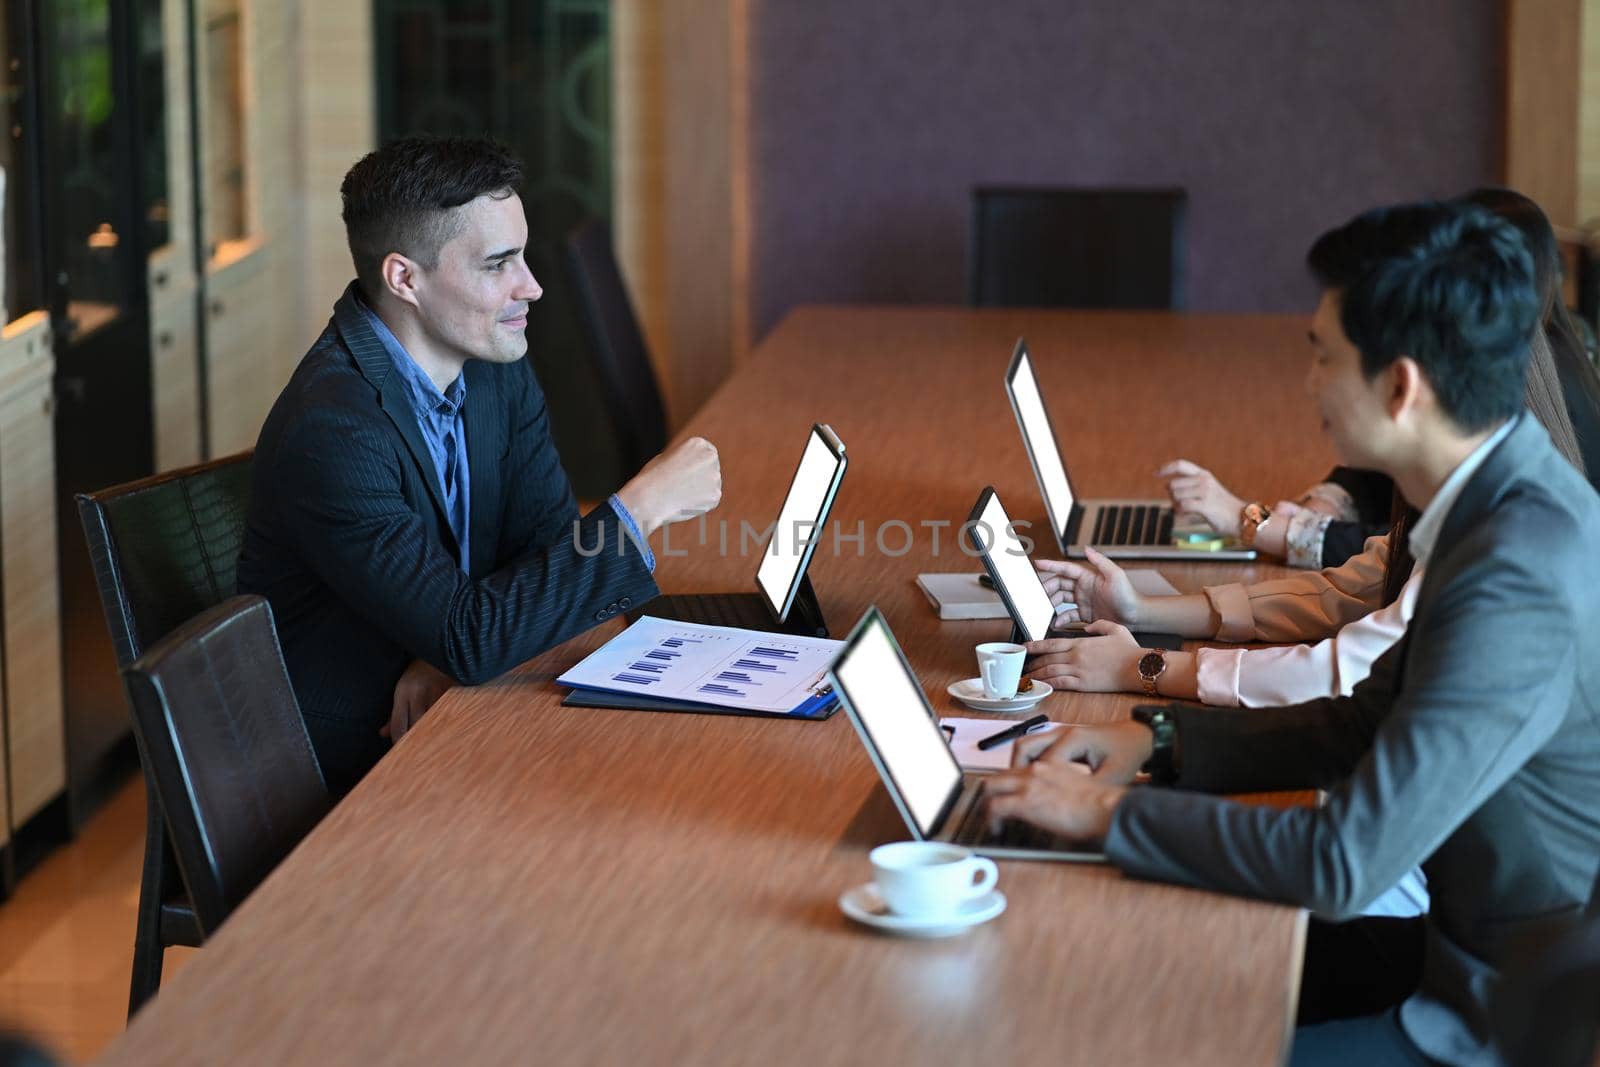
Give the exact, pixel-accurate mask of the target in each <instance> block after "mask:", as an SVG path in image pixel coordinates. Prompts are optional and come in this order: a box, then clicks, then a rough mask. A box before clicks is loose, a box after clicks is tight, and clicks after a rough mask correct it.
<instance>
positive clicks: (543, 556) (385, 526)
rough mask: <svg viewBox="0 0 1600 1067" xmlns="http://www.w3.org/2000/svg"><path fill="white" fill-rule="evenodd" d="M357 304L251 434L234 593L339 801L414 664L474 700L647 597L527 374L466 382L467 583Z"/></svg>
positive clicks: (371, 750)
mask: <svg viewBox="0 0 1600 1067" xmlns="http://www.w3.org/2000/svg"><path fill="white" fill-rule="evenodd" d="M355 294H356V289H355V285H354V283H352V284H351V286H350V288H348V289H346V290H345V293H344V295H343V296H342V297H341V298H340V299H339V302H338V303H337V304H335V305H334V309H333V318H332V319H331V320H330V321H329V323H328V326H327V328H326V329H325V330H324V331H323V332H322V336H321V337H319V338H318V339H317V341H316V343H315V344H314V345H312V347H311V351H310V352H308V353H307V354H306V356H305V358H304V359H303V360H301V362H300V365H299V367H298V368H296V370H295V372H294V375H293V377H291V378H290V380H289V384H288V385H287V386H286V387H285V388H284V390H283V392H282V394H280V395H279V397H278V400H277V402H276V403H275V404H274V405H273V407H272V411H271V413H270V414H268V416H267V420H266V423H265V424H264V425H263V426H262V428H261V437H260V440H259V441H258V442H257V444H256V453H255V467H254V475H253V484H252V488H251V501H250V513H249V519H248V523H247V526H246V529H245V538H244V547H243V549H242V551H241V552H240V555H239V591H240V592H243V593H260V594H261V595H263V596H265V597H266V598H267V599H268V600H269V601H270V602H271V604H272V610H273V614H274V616H275V617H276V620H277V625H278V633H279V637H280V639H281V641H282V644H283V653H284V658H285V660H286V661H287V662H288V666H289V676H290V678H291V679H292V680H293V682H294V688H295V695H296V696H297V697H298V698H299V701H300V708H301V711H302V712H303V714H304V715H305V719H306V727H307V730H308V731H309V733H310V735H311V741H312V744H313V746H314V747H315V748H316V751H317V757H318V759H319V760H320V761H321V763H322V769H323V773H324V775H325V776H326V777H327V779H328V784H329V785H330V787H333V788H335V789H338V790H341V791H342V790H344V789H348V788H349V787H350V786H352V785H354V784H355V782H356V781H357V780H358V779H359V778H360V777H361V775H363V774H364V773H366V771H367V770H368V769H369V768H370V767H371V766H372V765H373V764H374V763H376V762H377V760H378V759H379V758H380V757H381V756H382V755H383V753H384V752H385V751H386V750H387V748H388V742H387V741H384V740H383V739H381V738H380V737H379V736H378V730H379V728H380V727H381V726H382V725H383V724H384V723H385V722H387V721H388V716H389V710H390V707H391V704H392V698H393V694H394V686H395V683H396V681H398V680H399V677H400V675H401V673H402V672H403V671H404V669H405V667H406V664H407V663H408V662H410V660H411V659H413V658H421V659H423V660H426V661H427V662H429V663H431V664H433V665H434V666H436V667H438V668H439V669H441V670H443V671H444V672H445V673H447V674H449V675H450V676H451V677H453V678H456V679H458V680H460V681H461V682H463V683H465V684H468V685H476V684H478V683H481V682H484V681H487V680H489V679H491V678H493V677H495V676H497V675H499V674H502V673H504V672H505V671H506V670H508V669H509V668H511V667H513V666H515V665H516V664H518V663H520V662H522V661H523V660H526V659H528V658H529V657H531V656H534V655H536V654H537V653H539V652H542V651H544V650H545V649H547V648H550V647H552V646H553V645H556V644H559V643H560V642H562V641H564V640H566V639H567V638H568V637H571V636H572V635H574V634H576V633H578V632H580V631H582V630H584V629H586V628H587V627H589V626H593V625H594V624H595V623H596V622H598V621H603V620H605V619H608V618H610V617H612V616H614V615H616V614H617V613H618V612H620V611H623V610H626V609H627V608H629V607H631V606H632V605H633V604H635V603H642V602H643V601H645V600H648V599H649V598H650V597H653V596H655V595H656V593H657V592H658V590H657V588H656V585H655V581H654V580H653V579H652V578H651V576H650V572H649V570H648V568H647V567H646V565H645V562H644V558H643V556H642V555H641V553H640V551H639V548H638V546H636V545H635V544H634V542H633V541H632V539H631V538H630V537H629V536H628V535H627V534H626V533H625V532H624V531H623V529H622V525H621V522H620V520H619V519H618V517H617V515H616V512H615V511H614V510H613V509H612V508H611V507H610V505H602V506H601V507H599V508H597V509H595V510H594V511H593V512H591V513H590V514H588V515H587V516H584V517H583V518H581V519H580V518H579V516H578V508H577V503H576V501H575V500H574V499H573V495H572V487H571V485H570V483H569V482H568V481H567V475H566V472H565V471H564V470H563V469H562V467H561V461H560V458H559V456H557V454H556V449H555V446H554V444H553V443H552V442H551V440H550V429H549V417H548V412H547V410H546V407H545V402H544V396H543V394H542V393H541V392H540V390H539V386H538V383H537V382H536V381H535V380H534V376H533V372H532V370H531V368H530V367H529V366H528V363H527V360H519V361H518V362H516V363H513V364H504V365H500V364H491V363H486V362H481V361H477V360H474V361H472V362H470V363H469V364H468V365H467V367H466V369H465V371H464V372H463V373H465V375H466V381H467V396H466V406H465V410H464V418H465V425H466V435H467V463H468V469H469V471H470V475H471V479H472V482H471V484H472V496H471V515H470V516H469V521H470V527H469V536H470V537H471V539H472V545H471V549H472V551H471V556H470V559H471V563H472V573H471V574H464V573H462V571H461V569H460V564H459V559H460V557H459V554H458V549H457V545H456V541H455V537H454V535H453V534H452V533H451V530H450V524H449V522H448V520H447V519H446V517H445V511H444V505H443V493H442V492H441V489H440V486H439V481H438V475H437V474H436V472H435V470H434V466H433V462H432V460H431V459H430V457H429V454H428V450H427V447H426V445H425V444H424V443H423V439H422V435H421V432H420V430H419V429H418V427H417V422H416V417H415V415H414V414H413V412H412V409H411V406H410V403H409V401H408V400H407V398H406V395H405V391H404V390H405V386H404V383H403V382H401V381H400V379H399V378H398V376H395V375H392V374H391V373H390V372H391V370H392V368H393V364H392V363H391V361H390V358H389V355H388V353H387V352H386V351H385V350H384V348H383V345H382V343H381V342H380V341H379V340H378V338H377V336H376V335H375V334H374V333H373V332H372V329H371V327H370V326H369V325H368V324H367V322H366V319H365V317H364V316H363V315H362V313H361V309H360V307H359V305H358V304H357V302H356V295H355ZM597 549H598V551H597Z"/></svg>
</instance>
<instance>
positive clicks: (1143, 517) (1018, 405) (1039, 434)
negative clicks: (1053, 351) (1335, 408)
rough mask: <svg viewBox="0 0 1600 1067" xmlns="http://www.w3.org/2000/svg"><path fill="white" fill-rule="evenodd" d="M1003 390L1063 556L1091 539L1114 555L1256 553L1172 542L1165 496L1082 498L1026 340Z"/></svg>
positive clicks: (1198, 557)
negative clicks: (1059, 444)
mask: <svg viewBox="0 0 1600 1067" xmlns="http://www.w3.org/2000/svg"><path fill="white" fill-rule="evenodd" d="M1006 395H1007V396H1008V397H1010V398H1011V410H1012V411H1013V412H1014V413H1015V414H1016V416H1017V427H1018V428H1019V429H1020V430H1021V431H1022V445H1023V447H1024V448H1026V449H1027V451H1028V462H1029V463H1031V464H1032V465H1033V476H1034V477H1035V478H1037V479H1038V480H1039V494H1040V495H1041V496H1043V497H1044V508H1045V512H1046V514H1047V515H1048V517H1049V519H1050V532H1051V533H1052V534H1054V535H1055V539H1056V544H1057V546H1059V547H1060V549H1061V551H1062V553H1063V554H1064V555H1067V556H1082V555H1083V550H1084V547H1085V546H1087V545H1092V546H1094V548H1095V549H1096V550H1097V551H1099V552H1103V553H1104V554H1105V555H1107V556H1110V557H1112V558H1113V559H1182V560H1189V561H1206V560H1218V559H1235V560H1246V559H1255V558H1256V553H1255V550H1254V549H1250V548H1242V547H1239V546H1237V545H1229V546H1227V547H1224V548H1222V549H1218V550H1217V551H1213V552H1196V551H1193V550H1191V549H1185V548H1178V547H1176V546H1175V545H1174V544H1173V543H1172V534H1173V523H1174V518H1173V513H1172V503H1171V501H1168V500H1083V499H1081V498H1079V496H1078V494H1077V493H1076V492H1075V491H1074V490H1073V488H1072V479H1071V478H1070V477H1069V476H1068V475H1067V465H1066V463H1065V462H1064V461H1063V460H1062V458H1061V450H1060V448H1059V447H1057V444H1056V431H1055V424H1054V423H1052V422H1051V420H1050V412H1049V410H1048V409H1047V408H1046V407H1045V406H1044V394H1043V393H1041V392H1040V391H1039V380H1038V379H1037V378H1036V377H1035V376H1034V373H1033V359H1032V358H1031V357H1030V356H1029V355H1028V343H1027V341H1026V340H1024V339H1023V338H1020V337H1019V338H1017V347H1016V348H1015V349H1013V350H1012V353H1011V365H1010V366H1009V367H1007V368H1006Z"/></svg>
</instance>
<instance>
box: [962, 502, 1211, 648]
mask: <svg viewBox="0 0 1600 1067" xmlns="http://www.w3.org/2000/svg"><path fill="white" fill-rule="evenodd" d="M963 530H964V531H967V532H965V533H964V534H963V536H964V537H966V538H968V539H969V540H971V541H972V542H974V546H975V547H976V549H977V552H978V558H979V559H980V560H982V561H983V569H984V570H985V571H987V572H988V574H989V580H990V581H991V582H992V583H994V590H995V592H996V593H998V594H1000V602H1001V603H1002V604H1004V605H1005V606H1006V613H1007V614H1008V615H1010V616H1011V640H1013V641H1040V640H1043V639H1044V638H1046V637H1049V636H1050V631H1051V630H1052V629H1057V630H1060V629H1077V630H1080V631H1081V629H1082V626H1081V624H1079V623H1069V624H1067V626H1065V627H1057V626H1056V625H1055V618H1056V607H1055V604H1054V603H1052V602H1051V600H1050V594H1049V593H1047V592H1045V588H1044V581H1043V580H1042V579H1041V578H1040V577H1039V571H1038V570H1037V568H1035V567H1034V565H1033V560H1031V559H1029V558H1028V544H1027V543H1026V542H1025V541H1024V540H1023V539H1022V538H1021V537H1020V536H1018V534H1017V531H1016V529H1014V528H1013V524H1012V522H1011V517H1010V516H1009V515H1007V514H1006V509H1005V507H1004V506H1003V505H1002V504H1001V503H1000V494H998V493H996V492H995V491H994V486H992V485H987V486H984V488H983V492H981V493H979V494H978V502H977V503H976V504H974V505H973V506H972V513H971V514H970V515H968V516H967V525H966V526H965V527H963ZM1062 610H1066V607H1065V606H1064V607H1063V609H1062ZM1057 636H1062V635H1061V634H1059V633H1058V634H1057ZM1133 639H1134V640H1135V641H1137V642H1138V643H1139V644H1141V645H1143V646H1144V647H1145V648H1166V649H1172V650H1174V651H1176V650H1177V649H1180V648H1182V647H1183V638H1182V636H1180V635H1178V634H1172V633H1156V632H1149V631H1134V634H1133Z"/></svg>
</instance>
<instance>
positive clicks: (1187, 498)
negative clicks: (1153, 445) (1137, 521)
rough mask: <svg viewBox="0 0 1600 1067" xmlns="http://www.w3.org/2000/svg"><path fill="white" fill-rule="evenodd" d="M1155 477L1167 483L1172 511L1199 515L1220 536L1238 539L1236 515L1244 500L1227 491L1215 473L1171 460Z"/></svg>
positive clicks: (1192, 464) (1181, 461)
mask: <svg viewBox="0 0 1600 1067" xmlns="http://www.w3.org/2000/svg"><path fill="white" fill-rule="evenodd" d="M1156 477H1157V478H1160V479H1162V480H1163V481H1165V482H1166V483H1167V495H1168V496H1170V497H1171V498H1172V506H1173V508H1174V509H1175V510H1177V511H1178V512H1180V513H1185V514H1191V515H1199V516H1200V517H1201V518H1203V519H1205V520H1206V525H1208V526H1210V527H1211V528H1212V529H1213V530H1215V531H1217V532H1218V533H1220V534H1224V535H1226V536H1228V537H1238V536H1239V512H1240V510H1241V509H1243V507H1244V501H1243V500H1241V499H1239V498H1238V497H1236V496H1234V495H1233V494H1232V493H1230V492H1228V488H1227V486H1225V485H1223V484H1222V483H1221V482H1220V481H1218V480H1217V476H1216V475H1215V474H1212V473H1211V472H1210V471H1208V470H1206V469H1205V468H1204V467H1202V466H1200V465H1199V464H1197V463H1190V462H1189V461H1188V460H1186V459H1175V460H1173V461H1172V462H1171V463H1168V464H1167V465H1166V466H1164V467H1162V468H1161V469H1160V470H1158V471H1156Z"/></svg>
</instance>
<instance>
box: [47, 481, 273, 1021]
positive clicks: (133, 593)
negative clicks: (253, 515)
mask: <svg viewBox="0 0 1600 1067" xmlns="http://www.w3.org/2000/svg"><path fill="white" fill-rule="evenodd" d="M249 499H250V453H248V452H246V453H242V454H240V455H237V456H230V457H227V458H225V459H219V460H215V461H213V462H211V463H204V464H200V465H199V466H195V467H188V468H184V469H181V470H175V471H170V472H168V473H165V474H158V475H156V476H155V477H153V478H144V479H141V480H139V481H136V482H129V483H127V484H126V485H119V486H115V487H113V488H111V489H105V490H102V491H100V492H98V493H90V494H80V495H79V496H78V497H77V501H78V517H79V518H80V519H81V520H82V522H83V532H84V537H85V539H86V540H87V542H88V545H89V555H90V557H91V559H92V561H93V564H94V576H95V584H96V585H97V586H98V587H99V590H100V603H101V606H102V607H103V608H104V609H105V614H106V625H107V627H108V628H109V629H110V630H111V641H112V645H113V646H114V647H115V649H116V654H117V666H118V667H119V668H126V667H128V666H129V665H131V664H132V663H133V661H134V660H136V659H138V658H139V656H140V655H142V654H143V653H144V650H145V649H146V648H147V647H149V645H150V644H152V643H153V642H155V641H156V640H157V639H159V638H161V637H163V636H165V635H166V634H168V633H169V632H171V631H172V630H173V629H175V628H176V627H177V626H179V625H180V624H181V623H183V622H184V621H185V620H186V619H189V618H191V617H193V616H195V615H198V614H199V613H200V612H202V611H204V610H205V609H206V608H209V607H212V606H214V605H216V604H219V603H221V602H222V601H223V600H225V599H227V598H228V597H230V596H232V595H233V594H234V592H235V589H236V583H235V572H236V568H237V565H238V559H239V547H240V545H241V543H242V542H243V540H244V521H245V510H246V508H247V506H248V504H249ZM141 763H143V757H142V754H141ZM144 778H145V796H146V812H145V847H144V870H143V874H142V876H141V878H140V881H139V917H138V921H137V923H136V925H135V928H134V937H133V975H132V980H131V982H130V984H129V991H128V1015H129V1016H130V1017H131V1016H132V1015H133V1013H134V1012H136V1011H138V1010H139V1007H140V1006H141V1005H142V1004H143V1003H144V1002H145V1001H146V1000H148V999H149V998H150V997H151V996H153V995H155V992H156V990H157V989H159V988H160V986H161V963H162V950H164V949H165V948H166V947H167V946H168V945H190V946H193V945H198V944H200V940H201V933H200V927H199V925H198V923H197V922H196V920H195V914H194V909H193V907H192V906H191V905H190V903H189V900H188V897H187V896H186V895H185V894H184V892H183V887H182V884H181V881H180V879H179V876H178V870H177V866H176V864H175V862H174V859H173V856H172V852H171V849H170V847H169V846H168V844H167V841H166V825H165V822H164V820H163V817H162V813H161V804H160V801H159V800H158V799H157V797H156V794H155V786H154V782H153V780H152V778H151V775H150V767H149V765H148V764H144Z"/></svg>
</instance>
